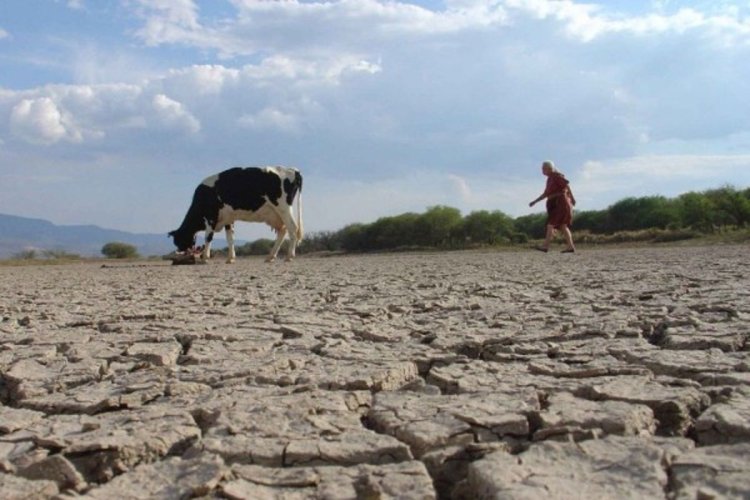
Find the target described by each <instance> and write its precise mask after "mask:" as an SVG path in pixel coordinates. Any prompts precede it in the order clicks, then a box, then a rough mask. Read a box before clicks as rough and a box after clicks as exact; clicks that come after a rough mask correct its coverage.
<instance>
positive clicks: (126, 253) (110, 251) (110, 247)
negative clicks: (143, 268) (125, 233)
mask: <svg viewBox="0 0 750 500" xmlns="http://www.w3.org/2000/svg"><path fill="white" fill-rule="evenodd" d="M102 255H104V256H105V257H106V258H108V259H133V258H136V257H138V250H137V249H136V248H135V247H134V246H133V245H130V244H128V243H122V242H119V241H113V242H110V243H107V244H105V245H104V246H103V247H102Z"/></svg>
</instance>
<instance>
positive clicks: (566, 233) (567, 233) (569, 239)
mask: <svg viewBox="0 0 750 500" xmlns="http://www.w3.org/2000/svg"><path fill="white" fill-rule="evenodd" d="M562 232H563V236H565V243H567V244H568V248H567V249H566V250H570V251H575V249H576V247H575V245H574V244H573V233H571V232H570V228H569V227H568V226H563V229H562Z"/></svg>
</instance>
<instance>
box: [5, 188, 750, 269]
mask: <svg viewBox="0 0 750 500" xmlns="http://www.w3.org/2000/svg"><path fill="white" fill-rule="evenodd" d="M546 219H547V216H546V214H544V213H536V214H531V215H524V216H521V217H516V218H513V217H510V216H509V215H506V214H504V213H503V212H501V211H499V210H495V211H488V210H478V211H474V212H471V213H469V214H467V215H462V214H461V211H460V210H459V209H457V208H453V207H449V206H444V205H438V206H433V207H429V208H427V210H426V211H425V212H424V213H421V214H419V213H413V212H408V213H403V214H400V215H394V216H388V217H381V218H379V219H377V220H376V221H375V222H372V223H369V224H363V223H357V224H350V225H348V226H346V227H344V228H342V229H340V230H338V231H320V232H315V233H311V234H309V235H307V236H306V238H305V240H304V241H303V242H302V244H301V245H300V247H298V251H299V253H314V252H370V251H391V250H410V249H413V250H418V249H464V248H477V247H485V246H495V245H514V244H523V243H526V242H528V241H529V240H535V239H540V238H543V237H544V232H545V223H546ZM749 227H750V188H747V189H744V190H740V189H736V188H734V187H732V186H724V187H722V188H718V189H711V190H708V191H703V192H689V193H685V194H682V195H680V196H677V197H675V198H666V197H664V196H645V197H640V198H635V197H631V198H625V199H623V200H620V201H618V202H616V203H614V204H613V205H610V206H609V207H607V208H606V209H604V210H588V211H580V212H576V214H575V216H574V220H573V230H574V233H575V234H574V235H575V238H576V240H577V241H579V242H584V243H586V242H589V243H599V242H621V241H644V240H649V241H669V240H677V239H685V238H693V237H697V236H701V235H705V234H710V233H714V232H717V231H724V230H727V229H743V228H745V229H746V228H749ZM633 233H635V234H633ZM272 246H273V240H270V239H259V240H256V241H253V242H249V243H245V244H244V245H240V246H238V247H237V249H236V250H237V255H240V256H247V255H265V254H268V252H269V251H270V250H271V247H272ZM220 252H221V250H219V253H220ZM101 253H102V255H103V256H104V257H105V258H108V259H127V258H138V257H139V255H138V251H137V249H136V247H134V246H133V245H130V244H127V243H121V242H110V243H107V244H106V245H104V247H102V251H101ZM77 257H78V256H77V255H73V254H68V253H67V252H64V251H37V250H25V251H23V252H20V253H19V254H16V255H15V256H14V258H15V259H23V260H32V259H37V258H44V259H71V258H77Z"/></svg>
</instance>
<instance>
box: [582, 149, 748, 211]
mask: <svg viewBox="0 0 750 500" xmlns="http://www.w3.org/2000/svg"><path fill="white" fill-rule="evenodd" d="M721 179H724V181H723V182H722V181H721ZM571 182H572V183H573V184H574V185H575V192H576V196H577V198H578V199H581V200H588V203H589V204H592V205H599V208H604V206H606V205H609V204H610V202H611V201H613V200H615V201H616V200H618V199H622V198H626V197H631V196H634V197H638V196H650V195H657V194H658V195H663V196H668V197H669V196H676V195H678V194H681V193H683V192H687V191H695V190H697V191H701V190H704V189H710V188H716V187H720V186H721V185H722V184H732V183H737V185H738V186H739V187H744V186H747V185H749V184H750V154H740V155H648V156H634V157H631V158H623V159H617V160H607V161H588V162H586V163H585V164H584V165H583V167H582V168H581V169H580V171H578V172H577V173H576V174H575V176H574V177H573V178H572V179H571ZM700 186H703V188H701V187H700ZM604 200H610V201H609V202H607V201H604Z"/></svg>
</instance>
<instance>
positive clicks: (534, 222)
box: [513, 214, 547, 239]
mask: <svg viewBox="0 0 750 500" xmlns="http://www.w3.org/2000/svg"><path fill="white" fill-rule="evenodd" d="M513 225H514V226H515V227H516V231H517V232H518V233H521V234H525V235H526V236H528V237H529V238H531V239H539V238H544V233H545V232H546V229H547V228H546V225H547V215H546V214H530V215H522V216H521V217H516V219H515V220H514V221H513Z"/></svg>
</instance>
